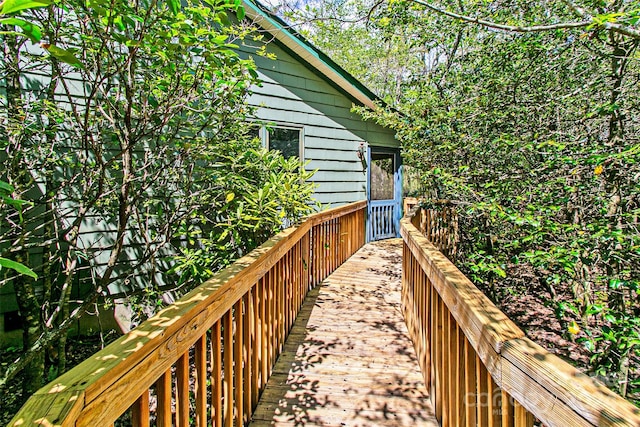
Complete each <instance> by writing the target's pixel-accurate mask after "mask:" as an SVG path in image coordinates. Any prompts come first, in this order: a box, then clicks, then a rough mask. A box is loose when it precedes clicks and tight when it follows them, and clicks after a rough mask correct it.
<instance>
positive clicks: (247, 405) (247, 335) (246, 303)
mask: <svg viewBox="0 0 640 427" xmlns="http://www.w3.org/2000/svg"><path fill="white" fill-rule="evenodd" d="M251 293H252V292H251V289H250V290H249V292H248V293H246V294H244V298H243V301H242V305H243V307H244V310H243V313H242V324H243V325H244V327H243V328H242V332H243V337H242V344H243V345H242V360H243V367H244V369H243V380H242V391H243V394H244V396H243V397H242V399H243V400H242V401H243V402H244V408H243V409H242V412H243V414H244V415H243V420H244V421H248V419H249V415H250V414H251V413H252V409H253V408H252V406H253V404H252V402H251V374H252V372H253V371H252V369H251V368H252V366H251V362H252V359H251V330H252V329H253V324H252V322H251V320H252V308H251V305H250V303H251V300H252V298H251Z"/></svg>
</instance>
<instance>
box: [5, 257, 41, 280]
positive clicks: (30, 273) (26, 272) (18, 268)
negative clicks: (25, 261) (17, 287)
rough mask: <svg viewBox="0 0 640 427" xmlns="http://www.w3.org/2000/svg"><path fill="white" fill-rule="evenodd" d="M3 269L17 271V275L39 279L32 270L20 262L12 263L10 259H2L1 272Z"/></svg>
mask: <svg viewBox="0 0 640 427" xmlns="http://www.w3.org/2000/svg"><path fill="white" fill-rule="evenodd" d="M2 268H8V269H11V270H15V271H16V272H17V273H19V274H23V275H25V276H29V277H31V278H33V279H37V278H38V275H37V274H36V273H35V272H34V271H33V270H31V269H30V268H28V267H26V266H24V265H22V264H20V263H19V262H15V261H11V260H10V259H7V258H2V257H0V270H1V269H2Z"/></svg>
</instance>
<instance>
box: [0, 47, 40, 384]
mask: <svg viewBox="0 0 640 427" xmlns="http://www.w3.org/2000/svg"><path fill="white" fill-rule="evenodd" d="M4 41H5V43H4V51H3V53H4V61H5V64H6V67H5V69H6V78H5V79H6V80H5V81H6V99H7V123H8V126H7V140H8V150H7V153H8V159H7V174H8V177H7V179H8V181H9V183H10V184H12V185H13V186H14V188H15V194H13V195H12V196H13V197H14V198H16V199H20V198H22V197H23V194H24V192H25V190H26V188H28V186H29V185H30V182H31V179H30V177H29V176H28V171H27V170H26V168H25V167H24V162H23V161H22V154H23V147H22V126H23V121H24V110H23V100H22V90H21V86H20V56H19V55H20V54H19V49H18V41H17V38H16V37H15V36H11V35H8V36H6V37H5V40H4ZM19 209H21V210H24V208H22V207H21V208H19ZM22 214H23V212H18V213H17V214H16V215H15V217H16V220H15V221H13V224H12V229H11V233H10V236H9V237H10V240H9V241H10V242H11V243H12V245H13V247H15V248H16V249H15V250H14V251H11V256H12V257H13V258H14V259H15V261H17V262H19V263H22V264H25V265H29V252H28V250H27V249H25V245H24V243H25V233H26V231H27V230H26V229H25V227H24V224H23V220H22V219H23V218H22ZM13 286H14V288H15V292H16V300H17V302H18V310H19V313H20V320H21V321H22V336H23V348H24V351H25V352H26V351H28V349H29V348H30V347H31V346H32V345H33V343H35V342H36V340H37V339H38V337H40V334H41V333H42V319H41V305H40V303H39V301H38V297H37V293H36V288H35V286H34V282H33V280H32V279H30V278H29V277H27V276H24V275H18V276H17V277H16V278H15V279H14V280H13ZM43 379H44V353H43V352H42V351H40V352H39V353H38V354H37V355H36V357H34V358H33V359H32V360H31V362H30V363H29V365H28V366H27V367H26V369H25V371H24V382H23V384H22V388H23V393H24V395H25V396H28V395H30V394H32V393H34V392H35V391H37V390H38V389H39V388H40V387H41V386H42V384H43Z"/></svg>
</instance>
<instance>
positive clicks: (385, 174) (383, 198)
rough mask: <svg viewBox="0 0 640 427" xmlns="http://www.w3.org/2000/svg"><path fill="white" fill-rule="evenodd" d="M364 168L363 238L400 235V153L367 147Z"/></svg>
mask: <svg viewBox="0 0 640 427" xmlns="http://www.w3.org/2000/svg"><path fill="white" fill-rule="evenodd" d="M368 157H369V162H368V163H369V168H368V169H367V200H368V208H367V214H368V215H367V241H369V242H373V241H376V240H382V239H389V238H393V237H399V236H400V218H401V217H402V174H401V167H400V166H401V162H400V152H399V151H398V150H394V149H388V148H378V147H370V148H369V155H368Z"/></svg>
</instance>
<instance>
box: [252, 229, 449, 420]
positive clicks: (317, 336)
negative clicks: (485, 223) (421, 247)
mask: <svg viewBox="0 0 640 427" xmlns="http://www.w3.org/2000/svg"><path fill="white" fill-rule="evenodd" d="M401 274H402V240H401V239H392V240H386V241H382V242H376V243H371V244H368V245H366V246H364V247H363V248H362V249H360V250H359V251H358V252H357V253H356V254H355V255H353V256H352V257H351V258H350V259H349V260H348V261H347V262H346V263H345V264H343V265H342V266H341V267H339V268H338V269H337V270H336V271H335V272H334V273H333V274H332V275H331V276H329V277H328V278H327V279H325V280H324V281H323V282H322V284H321V285H320V286H318V287H316V288H315V289H314V290H313V291H311V292H310V294H309V295H308V296H307V299H306V300H305V303H304V305H303V307H302V310H301V312H300V314H299V316H298V319H297V320H296V323H295V325H294V327H293V329H292V331H291V333H290V335H289V338H288V339H287V342H286V344H285V347H284V351H283V353H282V354H281V355H280V357H279V358H278V361H277V363H276V365H275V367H274V370H273V374H272V376H271V378H270V379H269V382H268V384H267V387H266V389H265V390H264V392H263V394H262V397H261V399H260V401H259V403H258V406H257V408H256V411H255V412H254V414H253V421H252V423H251V424H250V425H251V426H256V427H257V426H266V425H276V426H290V425H291V426H294V425H295V426H316V425H318V426H326V425H331V426H372V425H380V426H436V425H438V424H437V422H436V420H435V417H434V415H433V409H432V407H431V404H430V400H429V396H428V392H427V389H426V387H425V384H424V380H423V378H422V374H421V373H420V368H419V366H418V361H417V358H416V355H415V352H414V349H413V345H412V343H411V339H410V337H409V334H408V331H407V327H406V325H405V322H404V319H403V316H402V310H401Z"/></svg>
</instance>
